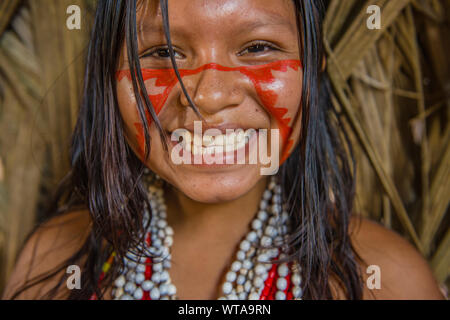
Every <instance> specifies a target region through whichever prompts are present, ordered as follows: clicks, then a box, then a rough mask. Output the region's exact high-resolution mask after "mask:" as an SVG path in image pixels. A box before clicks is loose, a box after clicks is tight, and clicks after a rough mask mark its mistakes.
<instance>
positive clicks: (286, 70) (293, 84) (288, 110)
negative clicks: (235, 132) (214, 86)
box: [254, 60, 303, 163]
mask: <svg viewBox="0 0 450 320" xmlns="http://www.w3.org/2000/svg"><path fill="white" fill-rule="evenodd" d="M261 71H263V72H261V75H262V76H261V77H260V79H262V80H259V81H255V80H254V84H255V88H256V91H257V93H258V95H259V98H260V100H261V102H262V104H263V105H264V107H265V108H266V110H267V111H268V113H269V114H270V116H271V118H272V120H273V121H272V123H273V125H272V127H273V129H274V128H277V129H279V131H280V139H281V146H280V150H281V153H282V155H281V163H283V162H284V161H285V160H286V159H287V158H288V157H289V155H290V154H291V152H292V150H293V147H294V145H295V140H297V139H296V136H297V135H298V133H299V131H300V130H299V123H300V122H299V121H298V119H299V118H301V117H300V115H301V110H300V107H301V99H302V79H303V72H302V68H301V64H300V61H292V60H291V61H280V63H279V64H278V65H272V66H271V68H270V70H267V72H266V70H261Z"/></svg>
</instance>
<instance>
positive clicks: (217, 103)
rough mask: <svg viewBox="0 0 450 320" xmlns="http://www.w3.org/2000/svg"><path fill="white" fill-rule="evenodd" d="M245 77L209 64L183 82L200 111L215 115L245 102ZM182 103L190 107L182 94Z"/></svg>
mask: <svg viewBox="0 0 450 320" xmlns="http://www.w3.org/2000/svg"><path fill="white" fill-rule="evenodd" d="M242 77H243V75H242V74H241V73H240V72H239V71H236V70H233V69H227V68H224V67H220V66H218V65H216V64H209V65H206V66H205V67H204V68H202V71H200V72H199V73H198V74H196V75H191V76H186V77H184V78H183V82H184V84H185V86H186V87H187V88H191V89H188V90H187V91H188V93H189V95H190V97H191V99H192V101H193V102H194V104H195V105H196V107H197V108H198V109H199V111H200V112H202V113H206V114H214V113H216V112H218V111H220V110H222V109H224V108H228V107H235V106H239V105H240V104H241V103H242V102H243V101H244V98H245V96H244V86H245V85H244V83H243V78H242ZM181 103H182V104H183V105H184V106H189V102H188V100H187V98H186V96H185V95H184V94H183V93H182V94H181Z"/></svg>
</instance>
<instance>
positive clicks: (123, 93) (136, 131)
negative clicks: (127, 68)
mask: <svg viewBox="0 0 450 320" xmlns="http://www.w3.org/2000/svg"><path fill="white" fill-rule="evenodd" d="M117 100H118V104H119V111H120V114H121V116H122V120H123V124H124V131H125V132H124V133H125V137H126V139H127V141H128V143H129V145H130V147H131V148H132V149H133V150H135V151H137V154H138V155H139V156H140V157H141V159H144V156H145V151H144V150H145V139H144V127H143V125H142V122H141V119H140V117H139V113H138V109H137V105H136V98H135V95H134V91H133V87H132V84H131V82H130V81H128V80H127V79H120V80H118V82H117Z"/></svg>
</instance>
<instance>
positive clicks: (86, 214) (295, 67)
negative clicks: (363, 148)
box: [4, 0, 442, 299]
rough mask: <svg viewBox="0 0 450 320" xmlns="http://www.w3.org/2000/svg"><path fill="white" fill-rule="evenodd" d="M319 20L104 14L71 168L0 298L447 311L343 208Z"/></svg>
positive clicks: (264, 2)
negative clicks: (361, 304)
mask: <svg viewBox="0 0 450 320" xmlns="http://www.w3.org/2000/svg"><path fill="white" fill-rule="evenodd" d="M325 9H326V7H325V5H324V4H323V3H322V1H321V0H314V1H303V0H294V1H292V0H284V1H282V0H280V1H273V0H221V1H202V0H189V1H188V0H186V1H184V0H181V1H169V3H168V2H167V0H162V1H160V3H159V2H157V1H137V0H129V1H124V0H122V1H121V0H103V1H102V0H100V1H99V3H98V9H97V14H96V19H95V25H94V29H93V32H92V39H91V43H90V47H89V53H88V61H87V69H86V77H85V90H84V102H83V105H82V106H81V110H80V114H79V119H78V124H77V126H76V129H75V132H74V136H73V145H72V171H71V172H70V174H69V175H68V176H67V178H66V179H64V181H63V182H62V184H61V187H60V189H59V191H58V195H57V197H56V201H55V206H54V207H53V208H52V212H54V213H55V216H54V217H52V218H51V219H50V220H49V221H47V222H46V223H44V224H42V225H41V226H40V227H39V228H37V230H35V232H33V233H32V235H31V236H30V238H29V239H28V241H27V243H26V245H25V247H24V249H23V250H22V253H21V255H20V257H19V259H18V262H17V267H16V269H15V272H14V274H13V276H12V277H11V279H10V281H9V284H8V286H7V289H6V291H5V296H4V297H5V298H7V299H45V298H51V299H218V298H221V299H374V298H375V299H422V298H424V299H427V298H430V299H438V298H441V297H442V296H441V293H440V291H439V288H438V286H437V284H436V282H435V280H434V279H433V276H432V274H431V272H430V270H429V268H428V266H427V264H426V262H425V261H424V260H423V259H422V257H421V256H420V255H419V254H418V253H417V252H416V251H415V249H413V248H412V246H411V245H409V244H408V243H407V242H406V241H405V240H403V239H401V238H400V237H399V236H398V235H396V234H394V233H392V232H391V231H388V230H386V229H384V228H383V227H381V226H379V225H377V224H375V223H372V222H369V221H366V220H363V219H358V218H357V216H356V215H355V213H354V212H353V210H352V201H353V192H354V178H353V172H354V171H353V170H354V164H352V163H350V160H351V159H352V158H351V148H350V146H349V145H348V142H347V140H346V139H345V132H343V131H342V130H343V129H342V127H341V126H340V115H338V114H337V113H336V112H335V111H334V110H333V107H332V105H331V103H330V90H331V89H330V86H329V84H328V82H327V77H326V73H325V72H324V70H325V65H326V60H325V57H324V52H323V48H322V45H321V38H322V32H321V27H322V19H323V17H324V14H325ZM199 125H200V127H202V128H203V131H202V132H204V131H205V130H206V129H213V130H215V131H214V132H215V134H209V135H208V134H202V133H200V136H198V130H197V129H198V128H199ZM180 129H181V130H180ZM237 129H242V130H246V131H245V133H244V134H242V131H241V133H239V131H236V132H235V134H234V135H233V134H230V133H229V131H230V130H237ZM211 132H213V131H211ZM247 132H250V133H249V134H248V135H247ZM180 136H182V137H183V138H182V139H181V138H180V139H178V138H179V137H180ZM191 140H194V141H193V143H190V142H191ZM198 141H200V144H198ZM208 141H209V143H210V142H211V141H214V142H213V143H212V144H209V145H208ZM255 141H257V142H258V143H255ZM180 142H182V143H180ZM220 147H224V148H225V149H220ZM227 148H228V149H227ZM242 152H243V154H244V156H243V158H242V157H241V159H240V160H242V161H241V162H239V161H237V160H239V159H238V158H239V155H242ZM180 154H181V155H183V156H184V158H183V159H184V160H186V161H181V162H180V161H179V160H180V159H179V158H180V157H179V156H180ZM264 154H265V155H266V157H265V158H264V157H263V156H262V155H264ZM209 155H211V156H212V155H214V157H215V158H214V159H215V160H216V161H215V162H213V163H209V162H208V161H206V160H207V156H209ZM255 155H256V158H257V161H255V162H252V163H250V162H251V161H250V160H251V158H252V156H255ZM195 158H197V159H199V160H200V162H195V161H194V162H191V161H190V160H194V159H195ZM264 159H265V160H267V159H269V160H270V161H265V160H264ZM277 159H278V160H279V161H277ZM274 165H275V170H273V166H274ZM271 166H272V169H271V170H272V174H270V175H268V174H267V172H268V171H267V170H265V169H268V168H269V167H271ZM74 265H75V266H79V268H80V270H81V285H80V287H79V288H72V287H70V286H69V287H70V288H72V290H71V289H69V287H68V286H67V282H66V279H67V277H68V276H70V275H71V274H68V273H67V270H68V269H67V268H68V267H69V266H74ZM369 265H371V266H376V267H375V269H369V270H378V271H379V273H378V274H377V275H378V277H372V278H373V279H372V278H371V279H369V284H373V285H374V286H372V285H369V286H368V285H367V283H366V279H367V278H368V276H370V275H372V274H373V273H372V272H370V273H369V274H367V273H366V270H367V267H368V266H369ZM69 270H74V269H69ZM71 279H72V278H71ZM71 279H69V280H71ZM72 280H73V279H72ZM72 280H71V281H72ZM69 282H70V281H69ZM70 283H71V282H70ZM74 283H75V284H76V281H75V282H74Z"/></svg>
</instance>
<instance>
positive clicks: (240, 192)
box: [166, 165, 263, 204]
mask: <svg viewBox="0 0 450 320" xmlns="http://www.w3.org/2000/svg"><path fill="white" fill-rule="evenodd" d="M234 169H235V170H226V171H222V172H210V171H209V172H198V171H197V170H192V171H191V170H177V172H176V174H175V175H174V176H173V177H172V178H171V179H166V180H167V181H168V182H169V183H170V184H171V185H172V186H174V187H175V188H176V189H178V190H179V191H180V192H182V193H183V194H184V195H186V196H187V197H188V198H190V199H192V200H194V201H197V202H201V203H209V204H214V203H221V202H228V201H233V200H236V199H239V198H240V197H242V196H244V195H245V194H247V193H248V192H249V191H250V190H252V189H253V187H254V186H255V185H256V184H257V183H258V182H259V181H260V180H261V179H262V178H263V176H261V175H260V174H259V167H258V166H251V167H249V166H248V165H247V166H242V167H240V168H234Z"/></svg>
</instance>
